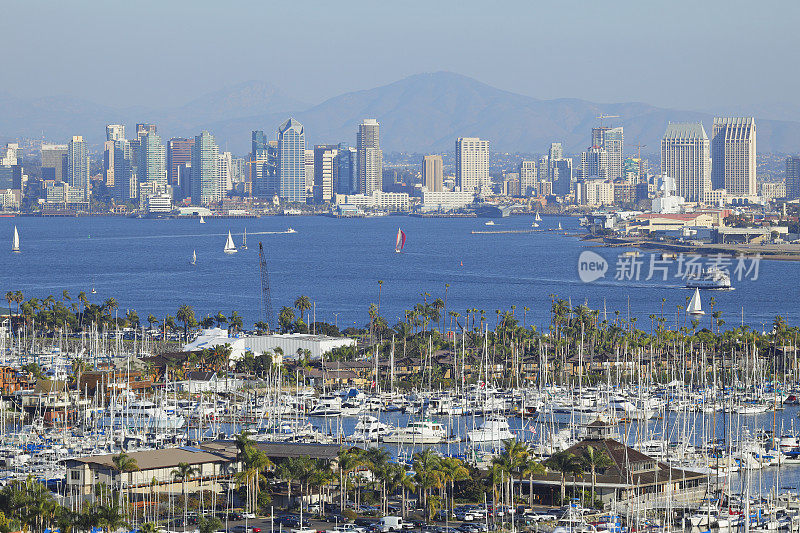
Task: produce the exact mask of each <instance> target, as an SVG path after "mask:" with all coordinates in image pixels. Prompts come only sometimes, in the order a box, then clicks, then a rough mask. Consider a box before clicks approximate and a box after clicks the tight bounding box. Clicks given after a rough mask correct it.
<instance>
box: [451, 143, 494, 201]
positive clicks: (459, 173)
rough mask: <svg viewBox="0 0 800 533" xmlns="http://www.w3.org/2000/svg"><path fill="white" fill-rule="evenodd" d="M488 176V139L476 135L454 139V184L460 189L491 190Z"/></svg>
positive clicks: (473, 190)
mask: <svg viewBox="0 0 800 533" xmlns="http://www.w3.org/2000/svg"><path fill="white" fill-rule="evenodd" d="M491 185H492V179H491V177H490V176H489V141H485V140H482V139H479V138H478V137H459V138H458V139H457V140H456V186H457V187H458V188H459V189H460V190H462V191H472V192H476V193H481V194H488V193H489V192H491Z"/></svg>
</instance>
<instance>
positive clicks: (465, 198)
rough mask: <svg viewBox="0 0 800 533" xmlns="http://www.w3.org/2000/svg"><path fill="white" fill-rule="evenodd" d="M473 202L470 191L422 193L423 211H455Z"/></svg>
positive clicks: (473, 194) (473, 196)
mask: <svg viewBox="0 0 800 533" xmlns="http://www.w3.org/2000/svg"><path fill="white" fill-rule="evenodd" d="M474 201H475V193H474V192H472V191H422V210H423V211H439V212H447V211H456V210H458V209H464V208H465V207H467V206H468V205H470V204H471V203H473V202H474Z"/></svg>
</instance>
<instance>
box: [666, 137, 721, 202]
mask: <svg viewBox="0 0 800 533" xmlns="http://www.w3.org/2000/svg"><path fill="white" fill-rule="evenodd" d="M661 173H662V174H666V175H667V176H669V177H671V178H673V179H674V180H675V185H676V194H677V195H678V196H682V197H683V198H685V199H686V200H687V201H689V202H701V201H702V200H703V194H704V193H705V192H706V191H709V190H711V145H710V142H709V140H708V135H706V130H705V129H704V128H703V125H702V124H700V123H669V124H668V125H667V131H666V132H665V133H664V137H663V138H662V139H661Z"/></svg>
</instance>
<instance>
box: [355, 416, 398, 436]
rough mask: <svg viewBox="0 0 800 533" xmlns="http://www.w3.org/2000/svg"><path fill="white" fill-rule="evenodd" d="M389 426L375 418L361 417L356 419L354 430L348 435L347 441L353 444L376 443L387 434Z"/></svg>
mask: <svg viewBox="0 0 800 533" xmlns="http://www.w3.org/2000/svg"><path fill="white" fill-rule="evenodd" d="M390 430H391V428H390V426H388V425H387V424H384V423H383V422H381V421H380V420H378V419H377V418H376V417H374V416H371V415H361V416H359V417H358V422H357V423H356V427H355V430H354V432H353V434H352V435H350V437H349V440H351V441H353V442H377V441H379V440H380V439H382V438H383V437H384V435H386V434H388V433H389V431H390Z"/></svg>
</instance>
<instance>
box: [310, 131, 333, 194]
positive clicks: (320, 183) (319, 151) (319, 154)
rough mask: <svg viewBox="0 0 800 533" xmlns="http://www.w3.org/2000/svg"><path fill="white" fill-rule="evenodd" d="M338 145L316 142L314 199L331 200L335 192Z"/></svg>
mask: <svg viewBox="0 0 800 533" xmlns="http://www.w3.org/2000/svg"><path fill="white" fill-rule="evenodd" d="M338 154H339V147H338V145H335V144H318V145H317V146H315V147H314V174H313V176H314V193H313V194H314V201H315V202H317V203H326V202H331V201H333V198H334V195H335V194H336V171H337V165H336V158H337V157H338Z"/></svg>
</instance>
